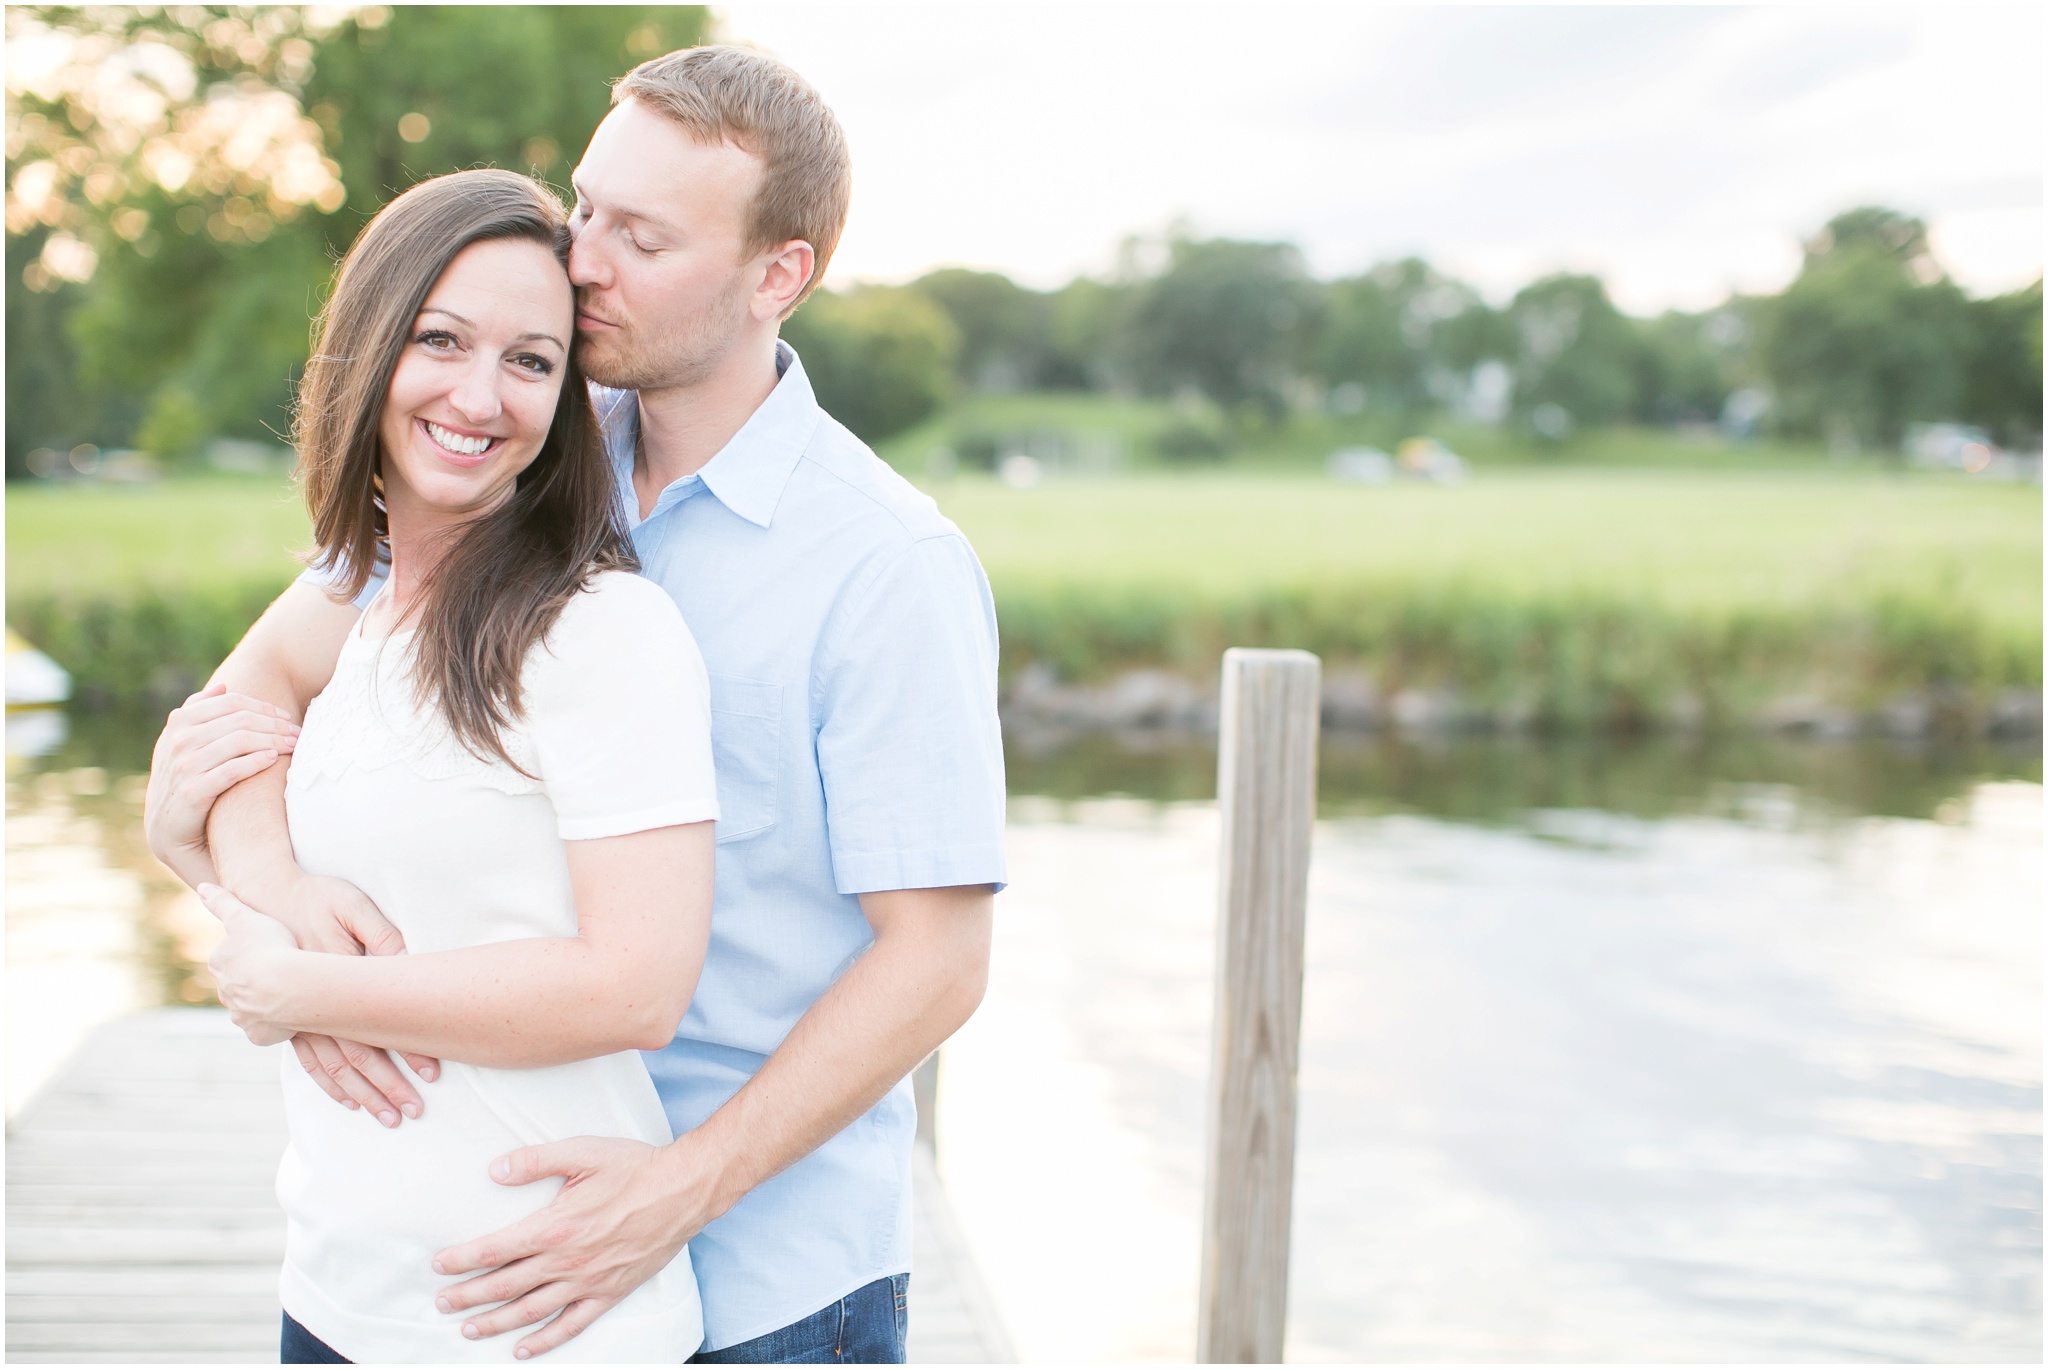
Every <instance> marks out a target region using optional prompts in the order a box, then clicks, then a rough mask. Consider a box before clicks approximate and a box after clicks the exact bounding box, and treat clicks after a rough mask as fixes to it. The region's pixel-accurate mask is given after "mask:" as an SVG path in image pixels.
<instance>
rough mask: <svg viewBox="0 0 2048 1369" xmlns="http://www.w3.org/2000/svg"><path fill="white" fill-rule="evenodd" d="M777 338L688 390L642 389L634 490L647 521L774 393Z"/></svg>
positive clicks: (751, 347) (753, 342)
mask: <svg viewBox="0 0 2048 1369" xmlns="http://www.w3.org/2000/svg"><path fill="white" fill-rule="evenodd" d="M780 379H781V376H780V375H779V374H778V373H777V371H776V369H775V334H774V333H773V332H769V333H766V334H764V335H762V336H761V337H759V338H749V339H748V340H747V341H746V343H745V344H743V345H742V346H739V347H735V348H734V349H733V350H732V352H731V354H730V355H728V356H727V357H726V358H725V360H724V361H722V362H721V363H719V366H718V369H717V370H715V371H713V372H711V373H710V374H709V375H707V376H705V377H704V378H702V379H701V380H698V381H695V382H693V383H691V384H689V385H679V386H674V387H672V388H669V389H662V390H642V391H640V392H639V399H640V450H639V453H638V455H637V456H636V458H635V460H634V463H633V485H634V488H635V490H636V491H637V493H638V494H639V496H640V516H641V517H642V518H645V517H646V516H647V513H648V511H649V510H650V509H652V508H653V507H654V501H655V499H656V498H658V497H659V496H660V494H661V492H662V491H663V490H664V489H666V488H667V487H668V486H670V485H672V484H674V483H675V482H676V481H678V480H681V479H683V478H684V477H685V476H690V475H695V474H696V473H697V472H698V471H699V470H702V469H703V467H704V465H705V463H706V462H708V461H710V460H711V458H712V457H714V456H717V455H718V453H719V452H720V451H722V450H723V449H724V447H725V444H726V443H728V442H730V441H732V438H733V434H735V433H737V432H738V431H739V430H740V429H741V428H744V427H745V426H746V425H747V420H748V419H750V418H752V417H753V416H754V411H755V410H756V409H758V408H760V407H761V405H762V404H763V403H765V402H766V401H767V398H768V396H769V395H771V394H773V393H774V392H775V385H776V382H777V381H778V380H780Z"/></svg>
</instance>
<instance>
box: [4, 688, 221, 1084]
mask: <svg viewBox="0 0 2048 1369" xmlns="http://www.w3.org/2000/svg"><path fill="white" fill-rule="evenodd" d="M7 721H8V727H7V740H8V753H7V980H6V986H7V987H6V997H7V1098H6V1107H7V1116H8V1117H10V1118H11V1117H13V1116H15V1115H16V1114H17V1113H19V1112H20V1110H21V1108H22V1107H23V1105H24V1104H26V1103H27V1102H28V1100H29V1099H30V1098H31V1097H33V1096H34V1094H35V1092H36V1091H37V1090H38V1089H40V1088H41V1087H42V1085H43V1084H44V1083H45V1082H47V1081H48V1079H49V1078H50V1076H51V1074H52V1073H53V1072H54V1071H55V1070H56V1069H58V1068H59V1067H60V1066H61V1065H62V1064H63V1062H64V1061H65V1060H66V1059H68V1058H69V1057H70V1055H71V1052H72V1051H73V1050H74V1049H76V1048H77V1046H78V1044H79V1043H80V1042H81V1041H83V1040H84V1038H85V1036H86V1034H87V1033H88V1032H90V1031H91V1030H92V1028H93V1027H95V1026H97V1025H98V1024H99V1023H101V1022H104V1021H106V1020H108V1019H109V1018H112V1017H116V1016H119V1015H120V1014H121V1013H124V1012H129V1011H132V1010H134V1009H137V1008H144V1007H156V1006H161V1005H163V1004H167V1003H169V1004H177V1003H211V1002H213V1001H214V998H213V988H212V981H211V980H210V979H209V978H208V976H207V973H206V968H205V961H206V955H207V952H208V951H209V950H211V948H212V945H213V941H214V939H215V937H216V936H217V926H218V924H216V923H215V922H214V920H213V918H212V917H211V916H209V915H208V914H207V912H206V910H205V909H204V908H203V907H201V906H200V904H199V901H198V900H197V899H196V898H194V897H193V896H192V894H191V892H190V891H189V890H187V889H186V888H185V887H184V886H183V885H182V884H180V883H179V882H178V880H177V878H176V877H175V876H173V875H172V874H171V872H170V871H168V870H166V869H165V868H164V867H163V866H162V865H160V864H159V863H158V862H157V860H156V859H155V857H153V856H151V855H150V854H149V849H148V846H147V845H146V843H145V842H144V840H143V836H142V797H143V788H144V785H145V783H146V777H147V772H148V766H149V743H150V741H151V740H153V739H154V736H155V732H156V728H157V726H159V725H160V723H161V719H160V718H158V719H136V718H117V719H108V718H105V717H95V716H93V715H89V714H87V715H80V716H78V717H74V718H67V717H66V715H64V714H62V713H57V712H54V711H50V710H34V711H32V712H18V713H12V714H10V715H9V716H8V720H7Z"/></svg>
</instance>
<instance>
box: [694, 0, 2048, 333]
mask: <svg viewBox="0 0 2048 1369" xmlns="http://www.w3.org/2000/svg"><path fill="white" fill-rule="evenodd" d="M721 13H722V16H723V22H724V24H725V27H726V31H727V32H728V33H729V34H731V35H733V36H735V37H738V38H740V39H743V40H745V41H750V42H753V43H755V44H757V45H759V46H761V47H764V48H766V49H768V50H769V51H772V52H775V53H777V54H778V55H780V56H782V57H783V58H784V59H786V60H788V61H789V62H790V63H792V64H793V65H794V66H796V67H797V68H798V69H799V70H801V71H802V72H804V74H805V75H806V76H808V77H809V78H810V79H811V80H812V81H813V82H814V83H815V84H816V85H817V86H818V88H819V89H820V90H821V91H822V92H823V93H824V95H825V97H826V98H827V99H828V100H830V101H831V102H832V104H833V106H834V108H835V109H837V110H838V112H839V115H840V118H841V119H842V121H843V122H844V123H845V125H846V128H847V131H848V135H849V137H850V138H851V140H852V142H853V145H854V154H855V203H854V216H853V221H852V222H851V224H850V225H849V228H848V232H847V236H846V240H845V242H844V243H843V244H842V246H841V248H840V253H839V256H838V258H837V260H836V261H835V269H834V279H835V280H836V281H838V282H841V283H843V282H845V281H847V280H851V279H863V278H864V279H903V278H907V277H910V276H913V275H916V274H918V273H919V272H921V271H923V270H926V269H929V268H930V267H932V266H935V265H939V264H943V263H967V264H975V265H984V266H990V267H996V268H999V269H1002V270H1005V271H1008V272H1010V273H1011V274H1013V275H1015V276H1016V277H1018V278H1019V279H1021V280H1025V281H1029V282H1032V283H1035V284H1040V285H1050V284H1055V283H1058V282H1059V281H1062V280H1064V279H1066V278H1067V277H1068V276H1070V275H1072V274H1073V273H1075V272H1076V271H1083V270H1100V269H1102V268H1103V267H1105V266H1106V265H1107V264H1108V262H1109V260H1110V258H1111V254H1112V253H1113V251H1114V248H1115V245H1116V243H1117V241H1118V240H1119V239H1121V238H1122V237H1123V236H1124V235H1126V234H1129V233H1133V232H1146V231H1157V230H1159V229H1160V228H1161V227H1163V226H1164V225H1165V224H1166V223H1168V222H1169V221H1171V220H1173V219H1175V218H1177V217H1185V218H1187V219H1188V220H1189V221H1191V222H1192V223H1193V224H1194V225H1195V226H1196V227H1197V228H1199V229H1201V230H1203V231H1209V232H1219V233H1230V234H1238V235H1247V236H1258V237H1268V238H1288V239H1292V240H1294V241H1296V242H1299V243H1301V244H1302V246H1303V247H1304V249H1305V250H1306V251H1307V252H1308V254H1309V257H1310V260H1311V261H1312V262H1313V263H1314V264H1315V266H1316V268H1317V269H1318V270H1319V271H1323V272H1326V273H1339V272H1346V271H1354V270H1358V269H1360V268H1362V267H1364V266H1366V265H1368V264H1370V263H1371V262H1373V261H1376V260H1380V259H1383V258H1385V257H1388V256H1392V255H1396V254H1401V253H1406V252H1419V253H1421V254H1423V255H1426V256H1428V257H1429V258H1430V259H1431V260H1433V261H1436V262H1438V263H1439V264H1441V265H1443V266H1444V267H1446V268H1447V269H1450V270H1453V271H1455V272H1459V273H1461V274H1464V275H1466V276H1468V277H1469V278H1470V279H1472V280H1473V281H1474V282H1475V283H1477V284H1479V285H1480V286H1481V287H1482V288H1484V289H1486V290H1487V291H1488V292H1489V293H1491V294H1494V295H1496V296H1500V295H1505V294H1507V293H1510V292H1512V291H1513V290H1514V289H1515V288H1516V287H1518V286H1519V285H1521V284H1523V283H1525V282H1526V281H1528V280H1529V279H1531V278H1532V277H1534V276H1535V275H1538V274H1541V273H1542V272H1545V271H1549V270H1556V269H1579V270H1591V271H1596V272H1598V273H1599V274H1601V275H1603V276H1604V277H1606V278H1607V279H1608V281H1609V282H1610V284H1611V286H1612V287H1613V289H1614V291H1615V294H1616V297H1617V299H1619V300H1620V301H1621V302H1622V303H1623V304H1624V305H1625V306H1626V307H1628V308H1631V309H1636V310H1641V311H1648V310H1654V309H1659V308H1664V307H1669V306H1673V305H1677V306H1683V307H1699V306H1702V305H1706V304H1711V303H1713V302H1715V301H1716V300H1718V299H1720V298H1722V297H1723V296H1725V295H1726V293H1727V292H1728V291H1729V290H1730V289H1742V290H1763V289H1775V288H1777V287H1778V286H1780V285H1782V284H1783V283H1784V282H1785V280H1787V279H1788V278H1789V277H1790V275H1791V274H1792V272H1793V271H1795V270H1796V269H1797V266H1798V260H1799V252H1798V242H1799V239H1800V238H1801V237H1802V236H1804V235H1807V234H1810V233H1811V232H1813V231H1814V230H1815V229H1816V228H1818V227H1819V226H1820V224H1821V223H1822V222H1824V221H1825V220H1826V218H1827V217H1828V216H1829V215H1830V214H1832V213H1834V212H1836V211H1838V210H1840V209H1843V208H1847V207H1849V206H1851V205H1854V204H1861V203H1872V202H1876V203H1884V204H1890V205H1895V206H1897V207H1899V208H1902V209H1906V210H1909V211H1911V212H1913V213H1917V214H1921V215H1924V216H1926V217H1927V218H1928V219H1929V221H1930V222H1931V223H1932V225H1933V227H1934V230H1935V241H1936V243H1937V246H1938V250H1939V251H1940V252H1941V253H1942V255H1943V258H1944V260H1946V261H1947V263H1948V264H1949V266H1950V268H1951V270H1953V271H1954V272H1955V274H1956V275H1957V277H1958V278H1959V279H1960V280H1962V281H1963V283H1964V284H1965V285H1967V286H1969V287H1970V288H1972V289H1976V290H1980V291H1981V290H1991V289H2003V288H2009V287H2010V286H2012V285H2016V284H2019V283H2021V282H2023V281H2024V280H2027V279H2031V277H2032V276H2033V275H2035V274H2037V273H2038V272H2039V271H2040V266H2041V248H2040V244H2041V208H2040V206H2041V164H2042V139H2041V127H2042V117H2041V116H2042V96H2041V71H2040V53H2041V50H2042V36H2043V28H2042V21H2041V17H2040V14H2039V12H2038V11H2035V10H2031V9H2003V10H1998V9H1983V8H1968V7H1962V6H1942V7H1921V8H1914V9H1870V8H1835V7H1828V8H1760V9H1705V8H1570V9H1561V8H1559V9H1553V8H1507V9H1491V8H1439V9H1426V8H1425V9H1416V8H1400V9H1395V8H1365V7H1358V8H1336V7H1331V8H1322V7H1308V6H1278V7H1276V6H1265V7H1255V8H1241V7H1231V8H1220V7H1219V8H1209V7H1203V6H1179V5H1177V6H1170V7H1169V6H1095V7H1087V8H1080V7H1076V8H1063V7H1058V6H1045V5H1035V6H1031V7H1028V8H1025V7H1013V6H994V5H992V6H971V7H969V6H950V7H908V6H880V7H859V8H837V7H823V6H786V5H753V4H743V5H735V6H731V7H728V8H727V9H725V10H723V11H722V12H721Z"/></svg>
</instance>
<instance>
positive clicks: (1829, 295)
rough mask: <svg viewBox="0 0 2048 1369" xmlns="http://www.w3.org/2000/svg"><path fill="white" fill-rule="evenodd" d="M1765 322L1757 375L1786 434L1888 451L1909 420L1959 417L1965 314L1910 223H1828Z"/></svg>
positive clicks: (1884, 215)
mask: <svg viewBox="0 0 2048 1369" xmlns="http://www.w3.org/2000/svg"><path fill="white" fill-rule="evenodd" d="M1767 320H1768V321H1767V325H1766V331H1765V334H1764V346H1763V356H1762V361H1763V366H1764V370H1765V373H1766V374H1767V375H1768V376H1769V378H1770V381H1771V385H1772V388H1773V390H1774V391H1775V394H1776V402H1777V407H1778V417H1779V422H1780V423H1781V424H1782V425H1783V426H1784V427H1785V428H1787V429H1788V430H1790V431H1794V432H1800V433H1807V434H1825V435H1826V436H1828V437H1829V439H1830V440H1831V441H1835V442H1838V443H1843V442H1855V443H1870V444H1874V445H1877V446H1880V447H1888V448H1890V447H1896V446H1897V445H1898V442H1899V438H1900V435H1901V434H1902V433H1903V432H1904V430H1905V426H1906V424H1907V423H1908V422H1909V421H1912V420H1914V419H1943V418H1954V417H1957V416H1958V414H1959V411H1960V410H1959V406H1960V402H1961V400H1962V398H1963V394H1962V380H1963V358H1964V356H1965V354H1966V352H1967V351H1968V348H1969V337H1968V324H1969V313H1968V310H1967V309H1966V307H1965V300H1964V297H1963V292H1962V291H1961V290H1959V289H1957V288H1956V286H1955V285H1954V283H1952V282H1951V281H1949V280H1948V279H1947V278H1946V277H1945V276H1944V275H1943V274H1942V271H1941V268H1940V266H1939V265H1938V264H1937V263H1936V262H1935V260H1934V257H1933V254H1932V253H1931V252H1929V250H1928V246H1927V226H1926V225H1925V224H1923V223H1922V222H1921V221H1920V220H1918V219H1915V218H1911V217H1909V216H1907V215H1904V214H1900V213H1896V212H1894V211H1892V210H1889V209H1878V208H1863V209H1852V210H1850V211H1848V212H1847V213H1845V214H1839V215H1837V216H1836V217H1835V218H1834V219H1832V220H1830V221H1829V223H1828V225H1827V227H1826V228H1824V229H1822V230H1821V232H1820V233H1819V235H1817V236H1816V237H1815V238H1814V239H1813V240H1812V241H1811V242H1809V243H1808V244H1807V246H1806V257H1805V261H1804V262H1803V263H1802V265H1801V266H1800V270H1799V276H1798V278H1797V279H1796V280H1794V281H1793V282H1792V284H1791V285H1790V286H1789V287H1788V288H1787V289H1786V291H1785V293H1784V294H1782V295H1780V296H1779V297H1778V298H1777V299H1776V300H1774V301H1773V302H1772V303H1771V306H1770V308H1769V310H1768V313H1767Z"/></svg>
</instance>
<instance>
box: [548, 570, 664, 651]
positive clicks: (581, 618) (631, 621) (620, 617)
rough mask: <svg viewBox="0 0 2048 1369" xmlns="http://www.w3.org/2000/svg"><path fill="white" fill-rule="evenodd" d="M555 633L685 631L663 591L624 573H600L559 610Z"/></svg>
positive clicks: (591, 578)
mask: <svg viewBox="0 0 2048 1369" xmlns="http://www.w3.org/2000/svg"><path fill="white" fill-rule="evenodd" d="M556 630H557V632H566V633H569V634H573V635H579V636H580V635H584V634H596V635H605V634H610V633H627V634H631V633H634V632H667V631H678V630H680V631H682V632H685V633H687V632H688V631H689V629H688V628H687V627H685V626H684V625H683V614H682V610H681V609H679V608H677V607H676V601H675V600H673V599H671V598H669V597H668V591H667V590H665V589H663V588H662V587H661V586H660V585H657V584H655V583H654V582H653V581H652V580H649V579H647V578H646V577H645V576H642V575H635V574H634V573H633V572H631V571H625V570H601V571H598V572H597V573H596V574H595V575H592V576H591V577H590V579H588V580H587V581H585V582H584V585H583V588H582V589H580V590H578V591H577V592H576V593H574V594H572V595H570V596H569V602H568V603H566V604H564V605H563V606H562V616H561V617H560V618H559V619H558V620H557V621H556ZM551 635H552V634H551Z"/></svg>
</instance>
